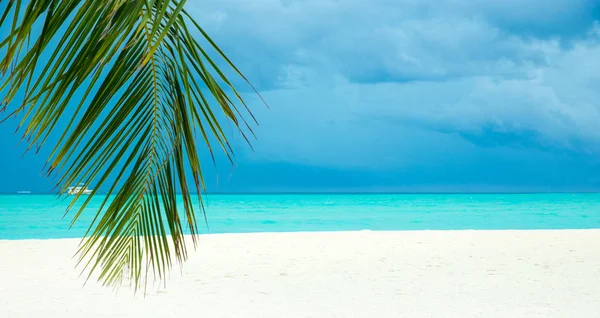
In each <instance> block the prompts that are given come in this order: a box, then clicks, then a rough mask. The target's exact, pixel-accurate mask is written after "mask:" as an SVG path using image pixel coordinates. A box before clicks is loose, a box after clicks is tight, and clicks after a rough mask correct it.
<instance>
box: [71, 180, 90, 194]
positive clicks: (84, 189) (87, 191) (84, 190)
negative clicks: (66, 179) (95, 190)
mask: <svg viewBox="0 0 600 318" xmlns="http://www.w3.org/2000/svg"><path fill="white" fill-rule="evenodd" d="M79 193H81V194H90V193H92V190H90V189H88V188H87V187H86V186H85V184H83V183H80V184H78V185H77V186H76V187H69V188H68V189H67V194H70V195H76V194H79Z"/></svg>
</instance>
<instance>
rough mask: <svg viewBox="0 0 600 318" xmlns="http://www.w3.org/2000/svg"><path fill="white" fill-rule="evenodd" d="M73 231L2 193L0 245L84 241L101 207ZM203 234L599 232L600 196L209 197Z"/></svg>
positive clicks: (49, 212)
mask: <svg viewBox="0 0 600 318" xmlns="http://www.w3.org/2000/svg"><path fill="white" fill-rule="evenodd" d="M102 199H103V198H102V197H101V196H97V197H95V198H94V199H93V201H92V203H91V204H90V206H89V207H88V208H87V209H86V211H85V212H84V214H83V216H82V217H81V218H80V220H79V221H78V222H76V223H75V225H74V226H73V227H71V228H69V223H70V221H71V217H72V214H67V216H66V217H64V218H63V215H64V213H65V209H66V207H67V205H68V203H69V201H67V200H64V199H57V198H56V196H53V195H0V239H49V238H69V237H81V236H83V234H84V233H85V230H86V229H87V226H88V225H89V223H90V221H91V220H92V218H93V216H94V214H95V212H96V211H97V209H98V208H99V205H100V203H101V202H102ZM204 200H205V204H206V208H207V217H208V225H209V228H207V227H206V226H205V223H204V219H203V217H202V215H201V214H200V213H198V216H199V224H200V227H201V231H202V232H203V233H240V232H294V231H346V230H363V229H370V230H458V229H587V228H600V194H393V195H391V194H367V195H363V194H349V195H345V194H344V195H342V194H331V195H329V194H311V195H305V194H296V195H209V196H206V197H205V198H204Z"/></svg>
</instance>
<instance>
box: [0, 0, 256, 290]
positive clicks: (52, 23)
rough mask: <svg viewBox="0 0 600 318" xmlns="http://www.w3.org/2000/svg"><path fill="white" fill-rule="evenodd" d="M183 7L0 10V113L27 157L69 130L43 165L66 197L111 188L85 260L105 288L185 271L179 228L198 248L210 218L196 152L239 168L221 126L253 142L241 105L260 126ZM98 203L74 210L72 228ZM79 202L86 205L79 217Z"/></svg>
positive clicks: (36, 3) (152, 0) (114, 1)
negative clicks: (13, 120)
mask: <svg viewBox="0 0 600 318" xmlns="http://www.w3.org/2000/svg"><path fill="white" fill-rule="evenodd" d="M184 4H185V1H184V0H181V1H175V0H145V1H139V0H109V1H107V0H105V1H97V0H29V1H21V0H4V1H2V2H1V4H0V10H1V11H0V12H1V15H0V26H1V30H2V33H1V34H3V35H4V37H3V38H2V39H1V42H0V52H2V53H3V57H2V58H1V59H0V76H1V77H2V81H1V82H0V94H1V95H0V97H1V98H2V100H0V103H1V104H0V109H7V110H8V111H7V113H6V115H5V116H6V117H7V118H8V117H19V118H20V119H21V123H20V127H23V129H24V138H26V139H27V140H28V141H29V145H30V146H29V147H30V148H32V147H34V146H37V147H41V145H43V144H44V143H45V142H46V141H47V140H48V137H49V136H50V133H51V132H53V131H55V130H57V127H62V126H64V125H66V129H64V132H62V133H61V134H60V137H59V138H58V142H57V143H56V145H55V147H54V148H53V150H52V153H51V155H50V158H49V160H48V175H57V176H58V182H57V189H58V191H59V192H60V193H64V192H65V191H66V189H67V187H68V186H69V185H71V184H74V183H84V184H86V185H87V184H91V183H92V182H93V183H94V184H95V187H96V189H98V188H100V187H101V186H103V185H105V186H106V187H107V188H109V191H108V193H107V196H106V197H105V198H104V200H103V202H102V205H101V207H100V209H99V210H98V212H97V214H96V216H95V218H94V220H93V222H92V224H91V225H90V228H89V230H88V232H87V233H86V237H85V238H84V240H83V241H82V244H81V245H80V250H79V252H78V257H79V260H80V262H83V263H84V264H85V268H86V269H89V273H90V275H91V273H93V272H97V273H98V276H99V279H100V280H102V281H103V282H104V283H105V284H111V285H118V284H120V283H121V281H122V279H123V278H128V279H131V281H132V282H133V283H134V286H135V288H138V287H139V286H140V284H141V281H142V279H141V278H142V275H143V274H144V273H145V274H147V273H148V271H151V272H152V274H153V275H154V277H155V278H159V279H165V277H166V275H165V274H166V273H167V272H168V270H169V269H170V268H171V266H172V264H173V259H175V260H176V261H179V262H181V261H183V260H185V258H186V255H187V252H186V244H185V239H184V232H185V231H184V224H187V227H188V228H189V231H190V232H191V234H192V238H193V242H194V244H196V234H197V233H198V228H197V223H196V215H195V210H196V209H198V208H199V209H200V210H201V211H202V212H204V210H203V208H202V205H201V203H200V206H199V207H198V208H195V207H194V206H193V203H192V198H191V194H190V193H191V192H193V191H194V190H195V191H196V192H197V193H201V192H202V191H203V190H204V181H203V175H202V172H201V165H200V159H199V157H198V152H199V150H200V147H204V146H206V147H208V150H209V151H210V153H211V154H213V147H215V146H216V147H217V148H220V149H221V150H222V151H224V153H225V154H226V155H227V156H228V158H230V160H232V157H233V151H232V149H231V146H230V144H229V143H228V141H227V138H226V135H225V133H224V132H223V129H222V128H221V123H220V122H219V120H218V118H221V117H220V116H224V118H227V119H228V120H229V121H230V122H232V123H233V124H234V125H235V126H236V127H237V128H238V129H239V131H240V132H241V134H242V135H243V136H244V138H246V136H245V133H244V131H248V132H250V133H252V130H251V127H250V124H249V123H247V122H246V120H245V119H244V118H245V116H244V113H243V112H242V111H240V110H239V109H238V108H237V107H236V103H239V104H240V105H243V106H244V112H245V114H246V115H250V117H251V118H252V120H253V123H255V122H256V121H255V120H254V117H252V115H251V114H250V112H249V111H248V108H247V107H246V105H245V104H244V101H243V100H242V98H241V96H240V94H239V93H238V92H237V91H236V89H235V88H234V87H233V85H232V84H231V81H230V80H229V79H228V78H227V77H226V76H225V75H224V74H225V71H224V70H221V69H219V67H218V66H217V65H218V63H217V62H216V61H213V60H212V59H211V57H210V56H209V54H208V53H207V51H208V50H213V51H214V52H215V55H216V56H217V57H218V58H220V60H221V62H220V63H221V64H224V65H226V66H228V67H229V69H230V71H232V72H233V73H234V74H236V75H238V76H241V77H242V78H243V79H244V80H245V78H244V77H243V75H242V74H241V73H240V72H239V70H238V69H237V68H235V66H234V65H233V64H232V63H231V61H229V59H227V57H226V56H225V55H224V54H223V52H222V51H221V50H220V49H219V48H218V47H217V46H216V44H215V43H214V42H213V41H212V40H211V39H210V38H209V37H208V35H207V34H206V32H204V30H202V29H201V28H200V26H199V25H198V24H197V23H196V22H195V21H193V20H192V18H191V17H190V16H189V14H187V12H186V11H185V9H184ZM198 39H200V40H201V41H202V42H199V40H198ZM228 92H229V93H228ZM230 95H231V96H230ZM215 105H216V106H217V107H216V108H215ZM216 109H218V110H220V113H222V115H219V114H217V113H215V110H216ZM61 121H62V122H63V123H64V125H63V124H59V122H61ZM198 138H200V141H198V140H197V139H198ZM246 140H248V139H247V138H246ZM213 161H214V157H213ZM190 175H191V176H192V180H190V181H191V182H190V181H189V180H188V176H190ZM190 184H193V186H192V188H190V186H189V185H190ZM177 192H181V194H182V197H183V208H182V209H181V211H180V210H178V207H177V203H176V199H177V198H176V193H177ZM94 194H95V191H94V192H93V193H92V195H91V196H89V197H85V198H84V197H80V195H77V196H76V197H75V198H74V199H73V201H72V202H71V203H70V205H69V209H74V210H75V214H74V218H73V222H75V220H77V218H78V217H79V216H80V215H81V214H82V212H83V210H84V209H85V208H86V206H87V205H88V203H89V202H90V200H91V199H92V197H93V195H94ZM78 200H79V202H82V204H81V205H79V206H77V208H75V202H76V201H78ZM200 202H201V200H200ZM182 219H183V220H182ZM88 277H89V276H88Z"/></svg>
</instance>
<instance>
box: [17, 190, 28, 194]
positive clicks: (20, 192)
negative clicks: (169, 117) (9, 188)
mask: <svg viewBox="0 0 600 318" xmlns="http://www.w3.org/2000/svg"><path fill="white" fill-rule="evenodd" d="M17 194H31V191H17Z"/></svg>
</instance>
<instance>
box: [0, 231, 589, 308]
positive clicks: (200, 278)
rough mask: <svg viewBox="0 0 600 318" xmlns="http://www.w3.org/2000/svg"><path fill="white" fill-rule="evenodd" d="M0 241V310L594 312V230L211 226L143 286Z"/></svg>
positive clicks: (60, 243)
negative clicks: (160, 281) (254, 229)
mask: <svg viewBox="0 0 600 318" xmlns="http://www.w3.org/2000/svg"><path fill="white" fill-rule="evenodd" d="M77 243H78V240H73V239H62V240H15V241H0V255H2V258H3V259H2V265H1V266H0V282H2V283H1V284H0V316H2V317H11V318H12V317H63V318H69V317H73V318H75V317H157V318H158V317H175V316H186V315H203V316H206V317H598V316H600V307H599V306H598V299H599V298H600V289H599V288H598V286H600V254H599V253H598V250H600V230H550V231H399V232H375V231H356V232H314V233H255V234H215V235H203V236H201V237H200V242H199V245H198V250H197V251H196V252H192V253H191V254H190V259H189V260H188V262H186V263H185V264H183V268H182V270H181V271H180V270H179V269H178V268H177V267H176V268H175V270H174V271H173V272H172V274H171V275H170V279H169V280H168V282H167V286H166V288H164V286H153V285H152V284H150V285H148V286H147V294H146V295H143V293H138V294H137V295H133V291H132V290H131V289H129V288H128V286H123V287H122V288H120V289H119V290H118V291H117V292H114V291H112V290H111V289H110V288H106V287H101V286H100V285H99V284H98V283H97V282H96V281H94V280H91V281H89V282H88V283H87V285H86V286H85V287H83V286H82V284H83V282H84V279H83V278H82V277H78V273H79V272H78V271H77V270H74V269H73V268H74V260H73V259H72V258H71V256H72V255H73V252H74V251H75V249H76V247H77Z"/></svg>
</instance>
